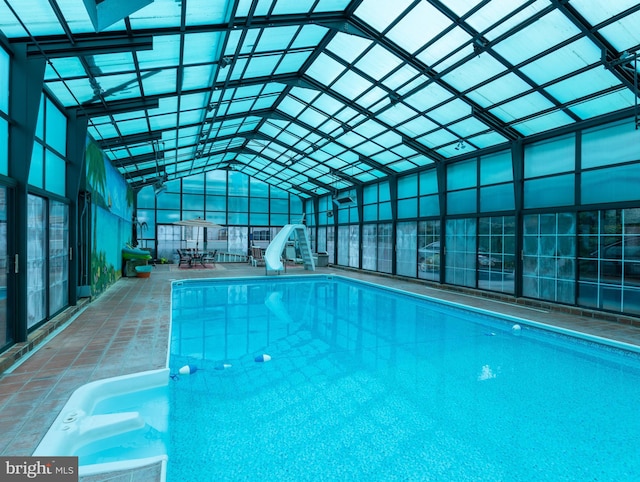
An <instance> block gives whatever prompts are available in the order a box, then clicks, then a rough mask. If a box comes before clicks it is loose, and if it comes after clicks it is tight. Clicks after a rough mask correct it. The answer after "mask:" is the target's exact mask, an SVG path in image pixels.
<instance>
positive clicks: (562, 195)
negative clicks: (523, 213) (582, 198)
mask: <svg viewBox="0 0 640 482" xmlns="http://www.w3.org/2000/svg"><path fill="white" fill-rule="evenodd" d="M573 183H574V176H573V174H568V175H564V176H554V177H545V178H544V179H535V180H533V181H525V183H524V207H525V208H541V207H551V206H568V205H571V204H573V199H574V192H573V191H574V184H573Z"/></svg>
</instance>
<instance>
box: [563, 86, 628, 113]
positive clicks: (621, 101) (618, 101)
mask: <svg viewBox="0 0 640 482" xmlns="http://www.w3.org/2000/svg"><path fill="white" fill-rule="evenodd" d="M634 101H635V99H634V95H633V93H632V92H631V91H630V90H628V89H625V90H620V91H618V92H613V93H611V94H606V95H601V96H598V97H596V98H594V99H591V100H588V101H585V102H581V103H580V104H577V105H573V106H571V111H572V112H575V113H576V114H577V115H578V116H580V118H582V119H590V118H592V117H595V116H598V115H603V114H608V113H610V112H615V111H616V110H620V109H627V108H629V107H631V106H633V105H635V104H634Z"/></svg>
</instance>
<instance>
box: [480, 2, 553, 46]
mask: <svg viewBox="0 0 640 482" xmlns="http://www.w3.org/2000/svg"><path fill="white" fill-rule="evenodd" d="M526 3H528V1H527V0H514V1H511V0H492V1H491V2H490V3H489V4H488V8H489V9H490V10H491V11H492V15H493V16H494V18H495V19H496V21H495V22H492V24H493V25H494V27H493V28H489V30H488V31H486V32H485V33H484V34H483V36H484V37H485V38H486V39H488V40H489V41H493V40H495V39H496V38H498V37H500V36H501V35H503V34H505V33H506V32H508V31H509V30H511V29H515V28H517V27H518V26H519V25H521V24H524V22H526V21H527V20H528V19H529V18H531V17H532V16H534V15H536V14H537V13H540V12H542V11H544V10H545V9H548V8H549V2H548V1H547V0H535V1H534V3H532V4H530V5H527V6H526V7H524V8H520V7H521V6H522V5H523V4H526ZM497 19H500V21H497ZM469 23H470V24H472V22H471V19H469ZM472 25H473V24H472ZM487 27H491V25H488V26H487ZM478 30H481V29H478Z"/></svg>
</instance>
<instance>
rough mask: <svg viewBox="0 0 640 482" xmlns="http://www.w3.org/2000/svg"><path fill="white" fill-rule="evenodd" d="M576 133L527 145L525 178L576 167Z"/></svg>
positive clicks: (570, 169) (525, 150)
mask: <svg viewBox="0 0 640 482" xmlns="http://www.w3.org/2000/svg"><path fill="white" fill-rule="evenodd" d="M575 157H576V141H575V135H574V134H571V135H570V136H565V137H561V138H557V139H553V140H550V141H545V142H538V143H536V144H531V145H528V146H525V149H524V176H525V178H530V177H537V176H545V175H547V174H556V173H559V172H567V171H573V170H574V169H575Z"/></svg>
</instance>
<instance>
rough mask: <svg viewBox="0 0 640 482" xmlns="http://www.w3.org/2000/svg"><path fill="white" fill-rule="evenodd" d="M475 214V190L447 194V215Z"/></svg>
mask: <svg viewBox="0 0 640 482" xmlns="http://www.w3.org/2000/svg"><path fill="white" fill-rule="evenodd" d="M475 212H476V190H475V189H466V190H464V191H456V192H450V193H448V194H447V214H464V213H475Z"/></svg>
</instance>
